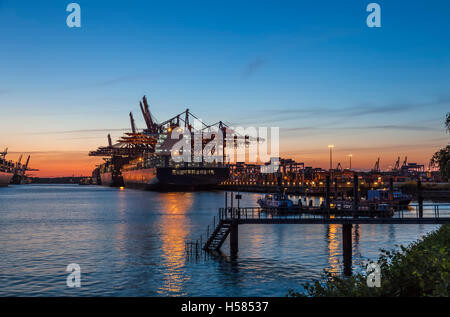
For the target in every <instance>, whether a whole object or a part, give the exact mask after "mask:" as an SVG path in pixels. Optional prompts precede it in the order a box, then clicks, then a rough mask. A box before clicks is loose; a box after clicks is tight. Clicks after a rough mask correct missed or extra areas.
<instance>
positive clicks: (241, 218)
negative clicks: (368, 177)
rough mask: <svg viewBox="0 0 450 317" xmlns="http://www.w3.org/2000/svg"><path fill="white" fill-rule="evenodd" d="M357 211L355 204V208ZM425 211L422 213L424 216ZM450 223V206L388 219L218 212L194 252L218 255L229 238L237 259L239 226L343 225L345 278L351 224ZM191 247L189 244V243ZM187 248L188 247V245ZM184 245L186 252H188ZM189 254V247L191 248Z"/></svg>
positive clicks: (417, 207)
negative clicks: (216, 252) (205, 237)
mask: <svg viewBox="0 0 450 317" xmlns="http://www.w3.org/2000/svg"><path fill="white" fill-rule="evenodd" d="M355 207H357V204H356V205H355ZM424 210H425V212H424ZM445 223H450V204H423V203H421V204H414V205H410V206H409V209H408V210H400V211H397V212H395V213H394V214H393V215H391V216H383V215H381V214H380V215H379V216H377V215H374V214H372V215H368V214H367V213H361V212H360V211H359V210H358V208H356V209H353V210H348V211H345V212H339V213H336V211H334V210H333V209H327V212H321V213H317V212H313V211H311V210H308V211H305V212H295V213H277V212H274V211H273V210H266V209H262V208H257V207H246V208H241V207H226V208H220V209H219V212H218V216H217V221H216V217H214V222H213V228H214V229H213V230H212V231H211V232H210V231H209V227H208V230H207V239H206V240H204V242H203V241H202V239H201V240H200V243H199V242H198V241H197V242H196V244H195V245H196V252H198V251H199V250H201V249H202V250H204V251H219V250H220V248H221V246H222V245H223V243H224V242H225V240H226V238H227V237H228V236H230V239H229V240H230V256H231V257H232V258H233V257H236V256H237V253H238V249H239V225H250V224H259V225H263V224H264V225H266V224H295V225H300V224H309V225H313V224H340V225H342V245H343V250H342V251H343V258H344V274H345V275H351V264H352V226H353V225H354V224H445ZM191 243H192V242H191ZM188 244H189V243H188ZM188 244H187V249H189V247H188ZM191 252H192V245H191Z"/></svg>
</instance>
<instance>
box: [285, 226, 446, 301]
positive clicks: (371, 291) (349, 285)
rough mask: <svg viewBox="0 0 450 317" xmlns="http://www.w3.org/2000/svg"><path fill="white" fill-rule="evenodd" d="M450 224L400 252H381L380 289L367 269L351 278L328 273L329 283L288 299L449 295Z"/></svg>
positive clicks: (308, 286) (312, 286)
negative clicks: (373, 284) (370, 281)
mask: <svg viewBox="0 0 450 317" xmlns="http://www.w3.org/2000/svg"><path fill="white" fill-rule="evenodd" d="M449 251H450V225H443V226H441V228H440V229H439V230H437V231H435V232H433V233H430V234H429V235H427V236H426V237H425V238H424V239H423V241H421V242H415V243H412V244H411V245H409V246H408V247H404V246H400V249H399V250H393V251H387V250H381V252H382V254H381V256H380V257H379V259H378V265H379V266H380V268H381V286H380V287H373V288H371V287H368V286H367V281H366V275H365V273H362V272H365V267H362V270H361V273H358V274H354V275H353V276H351V277H343V276H336V275H333V274H330V273H329V272H326V282H324V283H321V282H320V281H314V282H313V283H308V284H305V285H304V288H305V293H303V294H300V293H298V292H295V291H293V290H290V291H289V296H318V297H323V296H326V297H330V296H352V297H357V296H364V297H367V296H392V297H398V296H445V297H448V296H449V294H450V292H449V291H450V257H449Z"/></svg>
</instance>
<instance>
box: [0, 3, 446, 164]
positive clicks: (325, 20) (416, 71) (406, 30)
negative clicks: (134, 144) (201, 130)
mask: <svg viewBox="0 0 450 317" xmlns="http://www.w3.org/2000/svg"><path fill="white" fill-rule="evenodd" d="M69 3H70V1H29V2H26V1H25V2H18V1H1V0H0V34H1V40H0V43H1V49H0V69H1V73H0V74H1V75H0V107H1V110H2V114H3V115H2V120H1V125H0V133H1V134H0V147H2V146H4V145H5V146H6V145H9V147H10V149H12V150H13V152H14V151H15V152H21V151H25V152H26V151H30V152H39V151H40V152H43V153H44V152H49V151H50V152H51V151H53V152H54V151H61V152H64V151H66V152H69V151H79V152H80V153H82V152H85V151H87V150H89V149H92V148H95V147H96V146H98V145H101V144H102V143H104V142H105V141H104V140H105V135H106V134H107V131H111V132H112V134H113V135H114V136H119V135H120V134H121V132H120V131H115V130H114V129H121V128H127V127H128V125H129V123H128V116H127V113H128V112H129V111H133V112H134V113H135V116H136V117H137V118H138V120H137V123H138V126H140V127H143V120H142V119H141V117H140V115H139V113H138V101H139V99H140V98H141V97H142V96H143V95H144V94H146V95H147V96H148V97H149V100H150V103H151V111H152V113H153V114H154V116H155V117H156V118H158V119H161V120H163V119H164V118H167V117H169V116H170V115H172V114H176V113H178V112H181V111H183V110H184V109H185V108H186V107H189V108H190V109H191V110H192V111H193V112H194V113H195V114H197V115H198V116H200V117H201V118H203V119H204V120H206V121H209V122H216V121H218V120H219V119H221V120H223V121H225V122H229V123H231V124H236V125H239V124H245V125H257V126H261V125H262V126H267V125H270V126H280V127H281V128H282V130H281V133H282V136H283V141H282V144H281V149H282V151H283V152H284V153H286V156H292V157H295V158H296V159H297V160H299V161H305V162H307V163H310V165H321V164H324V162H326V153H327V152H326V151H327V150H328V149H327V145H328V144H330V143H333V144H335V145H336V151H337V152H336V153H337V155H338V156H339V155H341V156H342V160H344V157H345V155H346V154H348V153H350V152H351V153H358V155H359V157H360V158H361V159H360V161H359V162H360V163H359V164H360V167H361V168H363V167H367V166H368V164H369V163H368V162H369V161H370V162H372V161H375V160H376V157H377V156H381V157H382V165H383V164H385V165H384V166H387V165H388V164H392V162H391V161H392V160H393V158H395V159H396V156H397V153H398V155H402V156H404V155H408V156H409V157H411V159H412V160H414V159H415V160H416V161H422V162H425V160H427V159H428V157H430V156H431V155H432V153H433V152H434V151H435V150H436V149H437V148H438V147H439V146H440V145H443V144H446V143H447V142H448V141H447V140H448V135H446V134H445V133H444V130H443V126H442V120H443V117H444V114H445V113H446V112H448V111H450V90H449V84H450V59H449V56H450V32H449V30H450V3H449V2H448V1H377V3H379V4H380V5H381V23H382V27H381V28H368V27H367V26H366V17H367V15H368V13H367V12H366V6H367V4H368V3H370V1H356V0H350V1H320V2H313V1H170V2H168V1H126V2H125V1H77V3H79V4H80V6H81V14H82V27H81V28H79V29H76V28H74V29H70V28H68V27H67V26H66V23H65V21H66V17H67V15H68V13H67V12H66V11H65V8H66V6H67V4H69ZM85 130H98V131H85ZM339 151H341V152H339ZM83 155H84V154H83ZM358 155H355V158H354V160H355V163H354V164H355V165H356V166H357V165H358V159H357V158H358ZM383 156H384V157H385V160H384V161H383ZM370 164H372V163H370Z"/></svg>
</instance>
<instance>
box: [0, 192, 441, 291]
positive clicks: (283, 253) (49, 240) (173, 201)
mask: <svg viewBox="0 0 450 317" xmlns="http://www.w3.org/2000/svg"><path fill="white" fill-rule="evenodd" d="M260 196H261V194H251V193H244V194H243V199H242V201H241V206H256V200H257V198H258V197H260ZM294 199H296V200H298V197H294ZM224 200H225V199H224V193H223V192H196V193H154V192H145V191H139V190H123V191H120V190H117V189H114V188H105V187H98V186H77V185H23V186H10V187H8V188H2V189H0V295H3V296H5V295H16V296H17V295H29V296H36V295H47V296H58V295H59V296H72V295H73V296H80V295H81V296H98V295H105V296H183V295H191V296H252V295H253V296H284V295H285V294H286V293H287V291H288V289H290V288H294V289H300V288H301V284H302V283H304V282H306V281H310V280H312V279H314V278H320V276H321V273H322V270H323V269H325V268H327V269H329V270H331V271H332V272H339V271H341V269H342V244H341V235H342V232H341V226H340V225H242V226H239V256H238V259H237V260H236V261H230V260H229V259H228V258H226V257H224V258H218V259H214V258H209V257H208V258H206V259H205V258H200V259H197V260H196V259H187V257H186V254H185V250H184V248H185V245H184V242H185V240H186V239H197V238H198V237H199V236H200V235H201V234H204V233H205V230H206V226H207V225H210V224H211V221H212V218H213V216H215V215H216V214H217V209H218V208H219V207H223V204H224ZM313 200H314V204H315V205H319V204H320V202H321V199H319V198H314V199H313ZM434 228H436V226H434V225H357V226H356V225H355V226H354V229H353V241H354V244H353V254H354V257H353V263H354V266H357V265H358V264H359V263H360V262H361V257H363V258H371V259H376V258H377V257H378V255H379V249H380V248H388V249H389V248H393V247H394V245H395V244H407V243H409V242H412V241H414V240H416V239H418V238H419V237H421V236H422V235H424V234H425V233H427V232H429V231H431V230H433V229H434ZM223 252H224V253H227V252H228V244H227V243H225V245H224V247H223ZM73 262H75V263H78V264H80V266H81V270H82V272H81V273H82V276H81V277H82V282H81V283H82V287H81V288H80V289H70V288H68V287H67V286H66V277H67V273H66V272H65V268H66V266H67V265H68V264H69V263H73Z"/></svg>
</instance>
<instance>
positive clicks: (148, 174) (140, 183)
mask: <svg viewBox="0 0 450 317" xmlns="http://www.w3.org/2000/svg"><path fill="white" fill-rule="evenodd" d="M122 177H123V183H124V184H125V187H127V188H137V189H157V188H158V187H159V181H158V179H157V177H156V168H144V169H139V170H129V171H122Z"/></svg>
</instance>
